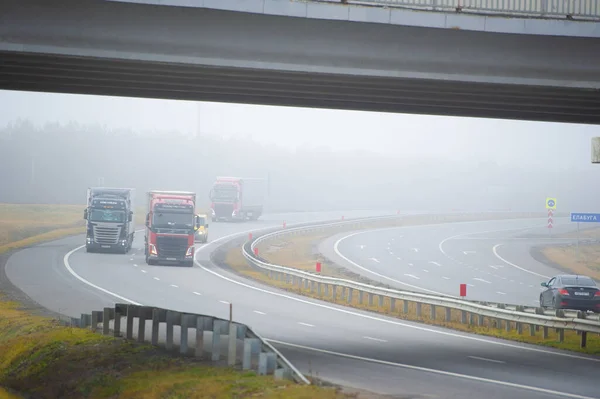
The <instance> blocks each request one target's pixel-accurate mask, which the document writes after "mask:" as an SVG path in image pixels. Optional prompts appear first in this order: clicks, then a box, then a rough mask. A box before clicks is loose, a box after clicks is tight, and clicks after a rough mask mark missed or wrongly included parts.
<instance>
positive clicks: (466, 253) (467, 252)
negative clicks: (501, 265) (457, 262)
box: [463, 251, 477, 255]
mask: <svg viewBox="0 0 600 399" xmlns="http://www.w3.org/2000/svg"><path fill="white" fill-rule="evenodd" d="M476 253H477V252H475V251H463V254H465V255H468V254H476Z"/></svg>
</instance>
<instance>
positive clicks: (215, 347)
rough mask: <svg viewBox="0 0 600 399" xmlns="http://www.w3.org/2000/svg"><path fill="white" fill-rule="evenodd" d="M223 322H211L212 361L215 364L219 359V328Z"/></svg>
mask: <svg viewBox="0 0 600 399" xmlns="http://www.w3.org/2000/svg"><path fill="white" fill-rule="evenodd" d="M222 324H223V320H215V321H213V336H212V357H211V359H212V361H213V362H217V361H219V360H220V359H221V328H222V327H221V326H222Z"/></svg>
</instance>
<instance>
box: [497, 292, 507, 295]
mask: <svg viewBox="0 0 600 399" xmlns="http://www.w3.org/2000/svg"><path fill="white" fill-rule="evenodd" d="M496 294H500V295H506V292H501V291H496Z"/></svg>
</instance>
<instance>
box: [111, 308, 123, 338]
mask: <svg viewBox="0 0 600 399" xmlns="http://www.w3.org/2000/svg"><path fill="white" fill-rule="evenodd" d="M122 316H123V313H122V309H121V306H120V305H119V304H116V305H115V322H114V323H113V330H114V331H113V335H114V336H115V337H120V336H121V317H122Z"/></svg>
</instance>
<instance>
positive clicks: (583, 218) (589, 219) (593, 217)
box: [571, 212, 600, 223]
mask: <svg viewBox="0 0 600 399" xmlns="http://www.w3.org/2000/svg"><path fill="white" fill-rule="evenodd" d="M571 222H576V223H600V213H573V212H572V213H571Z"/></svg>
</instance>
